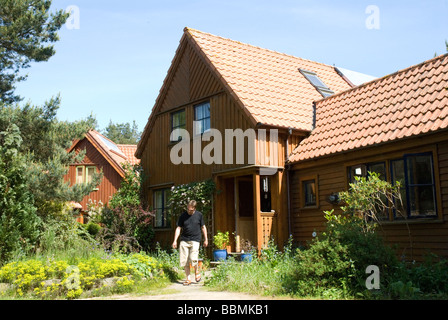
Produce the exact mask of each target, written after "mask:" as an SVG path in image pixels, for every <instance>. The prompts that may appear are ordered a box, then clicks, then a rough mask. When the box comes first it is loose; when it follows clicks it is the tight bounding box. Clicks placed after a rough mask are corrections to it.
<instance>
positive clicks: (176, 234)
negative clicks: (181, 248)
mask: <svg viewBox="0 0 448 320" xmlns="http://www.w3.org/2000/svg"><path fill="white" fill-rule="evenodd" d="M180 230H181V228H180V227H177V228H176V231H175V232H174V241H173V245H172V246H173V248H174V249H176V248H177V239H178V238H179V236H180Z"/></svg>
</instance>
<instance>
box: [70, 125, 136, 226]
mask: <svg viewBox="0 0 448 320" xmlns="http://www.w3.org/2000/svg"><path fill="white" fill-rule="evenodd" d="M136 149H137V145H125V144H116V143H114V142H113V141H111V140H110V139H108V138H106V137H105V136H103V135H102V134H100V133H99V132H97V131H95V130H90V131H89V132H87V133H86V135H85V137H84V138H83V139H81V140H75V141H74V142H73V144H72V146H71V147H70V149H69V150H68V151H69V152H71V151H80V150H86V155H85V157H84V159H83V160H82V161H81V162H80V163H74V164H71V165H70V167H69V170H68V173H67V175H66V176H65V179H66V181H70V183H71V185H73V184H75V183H86V182H89V181H90V180H91V177H92V174H93V173H94V172H99V171H100V170H102V172H103V179H102V181H101V183H100V185H99V186H98V188H96V190H95V191H93V192H92V193H90V194H89V195H87V196H85V197H84V199H82V201H81V202H80V203H77V204H75V206H76V208H78V209H79V210H80V216H79V217H78V221H79V222H81V223H84V222H86V218H88V216H87V209H88V207H87V205H88V203H89V201H92V202H94V203H97V204H98V203H99V202H102V203H103V204H104V205H106V204H107V203H108V202H109V199H110V197H111V196H112V195H113V194H114V193H115V192H116V191H117V190H118V189H119V188H120V184H121V181H122V179H123V178H124V175H125V171H124V169H123V165H124V164H125V163H129V164H131V165H135V164H138V163H139V162H140V161H139V159H137V158H135V156H134V153H135V151H136Z"/></svg>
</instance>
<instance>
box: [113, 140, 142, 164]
mask: <svg viewBox="0 0 448 320" xmlns="http://www.w3.org/2000/svg"><path fill="white" fill-rule="evenodd" d="M117 146H118V148H119V149H120V150H121V152H123V153H124V155H125V156H126V158H127V160H128V161H129V163H130V164H132V165H135V164H139V163H140V160H139V159H137V158H136V157H135V155H134V154H135V151H136V150H137V145H136V144H117Z"/></svg>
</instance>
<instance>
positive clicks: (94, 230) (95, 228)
mask: <svg viewBox="0 0 448 320" xmlns="http://www.w3.org/2000/svg"><path fill="white" fill-rule="evenodd" d="M85 228H86V230H87V232H88V233H89V234H90V235H91V236H92V237H95V236H96V235H97V234H98V232H100V229H101V226H100V225H99V224H97V223H94V222H89V223H87V224H86V226H85Z"/></svg>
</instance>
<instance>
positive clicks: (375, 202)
mask: <svg viewBox="0 0 448 320" xmlns="http://www.w3.org/2000/svg"><path fill="white" fill-rule="evenodd" d="M355 180H356V181H355V182H354V183H350V188H349V190H348V191H343V192H340V193H339V196H340V198H341V201H342V202H345V205H344V206H341V209H342V210H343V211H344V212H345V213H349V214H352V215H355V216H358V217H361V218H362V219H363V220H364V225H363V229H364V231H366V232H367V231H369V230H371V229H372V228H374V227H375V224H373V223H371V222H372V221H374V222H379V221H380V220H381V216H383V215H387V213H388V210H389V209H392V208H396V207H397V205H400V206H401V205H402V199H401V193H400V188H401V185H400V182H399V181H397V182H396V183H395V185H391V184H390V183H389V182H387V181H385V180H382V179H381V178H380V176H379V174H378V173H376V172H369V173H368V177H367V178H366V177H355Z"/></svg>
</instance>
